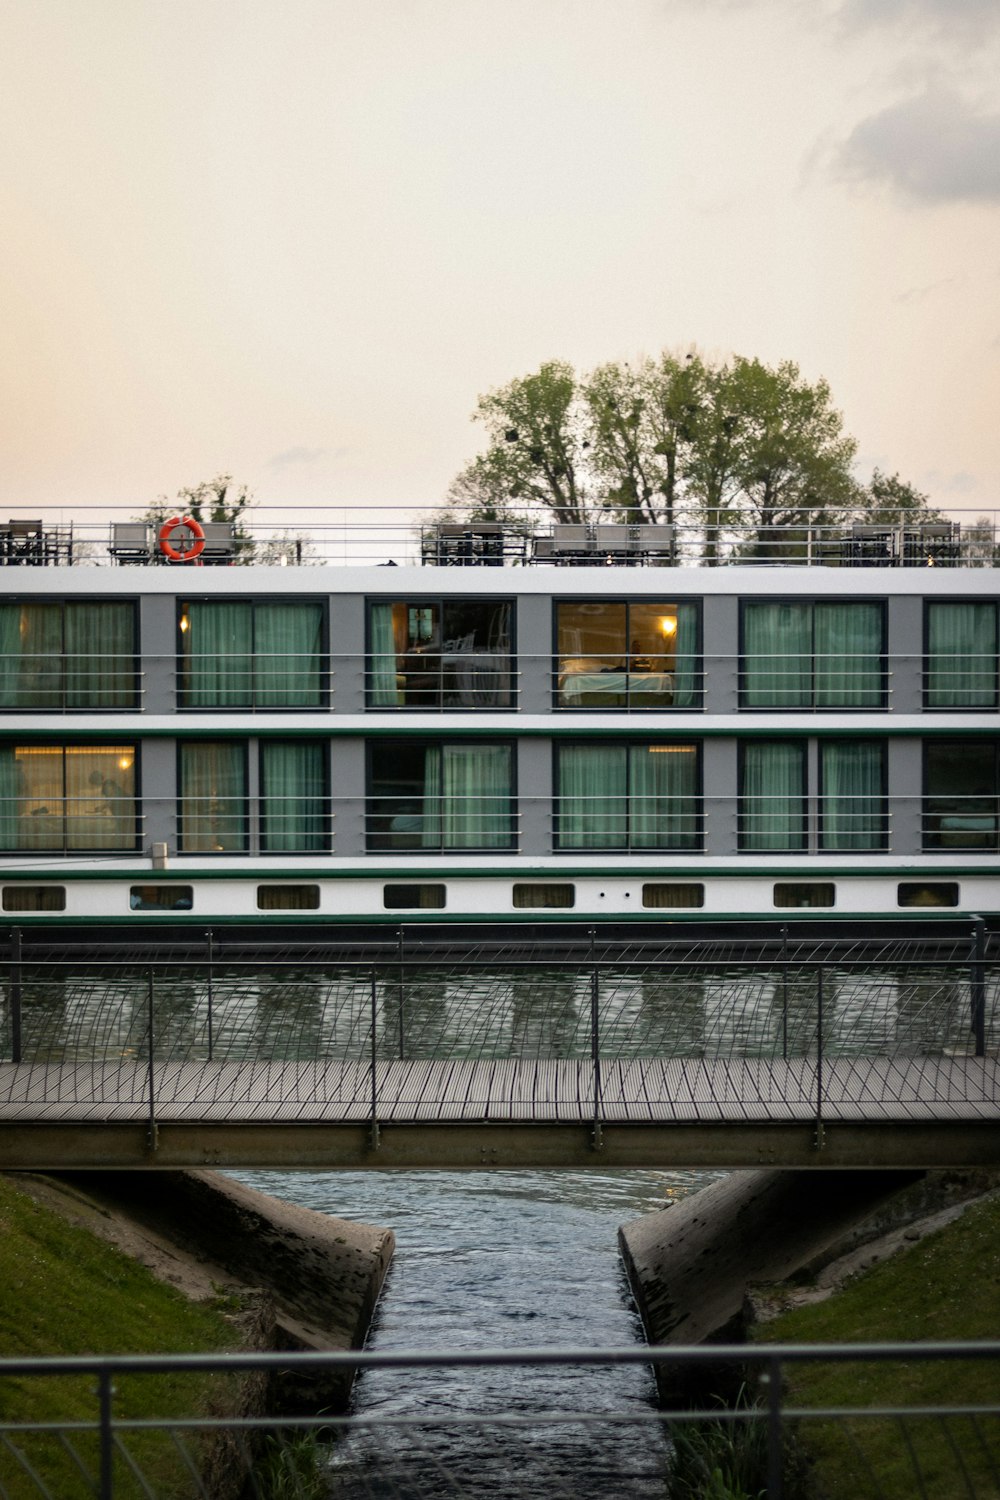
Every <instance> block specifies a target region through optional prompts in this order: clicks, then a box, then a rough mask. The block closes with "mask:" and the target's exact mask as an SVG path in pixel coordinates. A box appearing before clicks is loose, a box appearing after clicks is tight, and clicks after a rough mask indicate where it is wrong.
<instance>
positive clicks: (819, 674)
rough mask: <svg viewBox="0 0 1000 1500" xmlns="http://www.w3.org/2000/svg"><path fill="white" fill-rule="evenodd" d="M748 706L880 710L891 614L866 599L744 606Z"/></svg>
mask: <svg viewBox="0 0 1000 1500" xmlns="http://www.w3.org/2000/svg"><path fill="white" fill-rule="evenodd" d="M742 642H743V645H742V653H741V658H740V703H741V706H742V707H743V708H880V707H881V706H882V703H883V699H884V695H885V685H884V679H885V610H884V607H883V605H882V604H880V603H877V602H876V603H873V602H871V601H865V600H850V601H844V602H840V603H819V604H814V603H797V602H789V601H775V602H773V603H772V602H763V601H759V602H758V601H754V602H753V603H750V602H746V603H744V605H743V610H742Z"/></svg>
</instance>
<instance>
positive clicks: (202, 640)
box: [178, 599, 326, 708]
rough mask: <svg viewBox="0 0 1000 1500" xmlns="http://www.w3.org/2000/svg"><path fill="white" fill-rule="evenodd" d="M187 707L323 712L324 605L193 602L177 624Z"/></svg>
mask: <svg viewBox="0 0 1000 1500" xmlns="http://www.w3.org/2000/svg"><path fill="white" fill-rule="evenodd" d="M178 640H179V648H178V649H179V656H180V662H179V670H180V704H181V707H182V708H320V707H322V705H323V703H324V701H325V697H326V682H325V656H324V650H323V606H322V604H320V603H319V601H318V600H317V601H309V600H303V601H301V602H300V601H291V600H284V599H279V600H264V599H257V600H228V599H227V600H211V601H207V600H201V599H196V600H189V601H185V602H183V603H182V604H181V605H180V614H179V617H178Z"/></svg>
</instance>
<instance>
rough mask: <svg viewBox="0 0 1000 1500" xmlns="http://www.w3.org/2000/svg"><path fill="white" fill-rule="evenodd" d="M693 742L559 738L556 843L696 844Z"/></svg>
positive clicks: (659, 846) (640, 846)
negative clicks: (578, 741)
mask: <svg viewBox="0 0 1000 1500" xmlns="http://www.w3.org/2000/svg"><path fill="white" fill-rule="evenodd" d="M698 761H699V757H698V747H697V745H608V744H589V745H559V746H557V748H556V765H557V778H558V780H557V785H558V798H557V803H556V830H557V832H556V843H557V845H558V847H559V848H560V849H696V848H698V847H699V846H700V843H701V816H700V801H701V799H700V795H699V793H700V773H699V764H698Z"/></svg>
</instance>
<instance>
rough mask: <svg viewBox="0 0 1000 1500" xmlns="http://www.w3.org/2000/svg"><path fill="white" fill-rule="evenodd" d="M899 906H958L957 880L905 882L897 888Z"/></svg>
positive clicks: (897, 903) (901, 882)
mask: <svg viewBox="0 0 1000 1500" xmlns="http://www.w3.org/2000/svg"><path fill="white" fill-rule="evenodd" d="M896 905H897V906H957V905H958V881H957V880H924V881H917V880H912V881H911V880H903V881H900V883H899V885H898V886H897V887H896Z"/></svg>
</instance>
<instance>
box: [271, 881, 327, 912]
mask: <svg viewBox="0 0 1000 1500" xmlns="http://www.w3.org/2000/svg"><path fill="white" fill-rule="evenodd" d="M318 909H319V886H318V885H259V886H258V887H257V910H258V911H318Z"/></svg>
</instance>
